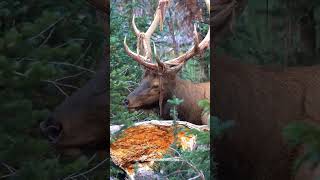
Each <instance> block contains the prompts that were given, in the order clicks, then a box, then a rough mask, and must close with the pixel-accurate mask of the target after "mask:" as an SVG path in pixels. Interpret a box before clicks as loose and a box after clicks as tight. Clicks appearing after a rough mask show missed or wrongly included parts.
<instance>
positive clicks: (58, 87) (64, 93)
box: [45, 81, 69, 97]
mask: <svg viewBox="0 0 320 180" xmlns="http://www.w3.org/2000/svg"><path fill="white" fill-rule="evenodd" d="M45 82H50V83H52V84H53V85H54V86H55V87H56V88H57V89H58V90H59V91H60V92H61V93H62V94H63V95H65V96H66V97H69V95H68V94H67V93H66V92H64V90H63V89H61V87H60V86H58V85H57V84H56V83H54V82H53V81H45Z"/></svg>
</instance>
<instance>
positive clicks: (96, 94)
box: [40, 0, 109, 153]
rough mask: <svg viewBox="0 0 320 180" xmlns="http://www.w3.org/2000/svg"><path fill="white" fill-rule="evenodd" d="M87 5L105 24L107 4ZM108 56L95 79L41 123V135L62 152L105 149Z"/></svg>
mask: <svg viewBox="0 0 320 180" xmlns="http://www.w3.org/2000/svg"><path fill="white" fill-rule="evenodd" d="M88 2H89V3H90V4H91V5H93V6H94V7H95V8H96V9H97V10H99V11H101V12H102V14H98V15H99V16H97V18H98V21H100V20H101V21H102V22H101V23H104V24H105V25H107V24H108V23H107V18H106V17H107V15H108V9H107V7H108V2H109V1H105V0H88ZM100 16H102V17H101V18H100ZM108 28H109V27H107V26H104V31H105V32H107V30H108ZM107 54H108V48H106V51H105V53H104V58H105V59H104V60H102V61H100V63H99V69H98V70H97V72H96V74H95V76H94V77H93V78H92V79H91V80H89V81H88V82H87V83H86V84H85V85H84V86H83V87H81V88H80V89H79V90H77V91H76V92H74V93H73V94H72V95H71V96H70V97H67V98H66V99H65V100H64V101H63V102H62V103H61V104H60V105H59V106H57V107H56V108H55V110H54V111H53V112H52V113H51V115H50V116H49V117H48V119H47V120H45V121H43V122H41V123H40V130H41V132H42V133H43V134H44V135H45V136H46V137H47V138H48V139H49V141H50V142H51V143H52V144H53V145H54V146H55V147H56V148H57V149H58V150H61V152H68V151H69V150H72V153H73V152H79V150H80V149H93V150H101V149H103V150H105V149H106V140H107V138H106V134H107V127H106V125H107V117H108V114H107V110H108V96H107V84H106V83H107V79H106V78H107V73H108V71H107V62H106V60H107V59H106V57H107ZM74 150H77V151H74ZM68 153H70V151H69V152H68Z"/></svg>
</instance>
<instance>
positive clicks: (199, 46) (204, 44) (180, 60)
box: [164, 0, 210, 69]
mask: <svg viewBox="0 0 320 180" xmlns="http://www.w3.org/2000/svg"><path fill="white" fill-rule="evenodd" d="M205 2H206V6H207V9H208V12H209V13H210V1H209V0H205ZM193 33H194V36H195V37H194V46H193V47H192V48H191V49H190V50H189V51H187V52H186V53H184V54H182V55H181V56H179V57H177V58H174V59H171V60H169V61H166V62H164V63H165V64H168V65H180V64H184V63H185V62H186V61H187V60H189V59H190V58H192V57H193V56H195V55H196V54H197V53H199V52H203V51H204V50H205V49H207V48H208V47H209V44H210V28H209V29H208V32H207V35H206V37H205V38H204V39H203V40H202V41H201V42H200V43H199V38H198V32H197V28H196V26H194V31H193ZM174 69H175V68H174Z"/></svg>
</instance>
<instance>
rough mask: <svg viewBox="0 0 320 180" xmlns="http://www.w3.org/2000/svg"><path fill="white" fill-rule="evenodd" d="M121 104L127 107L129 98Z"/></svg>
mask: <svg viewBox="0 0 320 180" xmlns="http://www.w3.org/2000/svg"><path fill="white" fill-rule="evenodd" d="M122 104H123V105H124V106H126V107H128V105H129V100H128V99H125V100H123V102H122Z"/></svg>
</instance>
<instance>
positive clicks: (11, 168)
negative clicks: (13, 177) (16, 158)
mask: <svg viewBox="0 0 320 180" xmlns="http://www.w3.org/2000/svg"><path fill="white" fill-rule="evenodd" d="M1 164H2V165H3V166H4V167H6V168H7V169H8V170H9V171H10V172H11V173H14V172H16V171H17V170H16V169H15V168H13V167H11V166H9V165H8V164H6V163H4V162H2V163H1Z"/></svg>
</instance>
